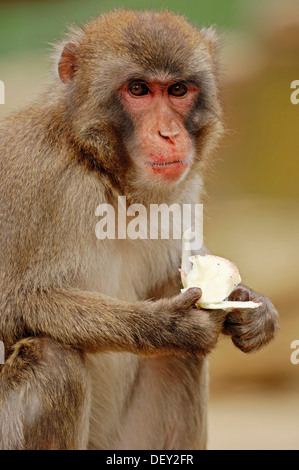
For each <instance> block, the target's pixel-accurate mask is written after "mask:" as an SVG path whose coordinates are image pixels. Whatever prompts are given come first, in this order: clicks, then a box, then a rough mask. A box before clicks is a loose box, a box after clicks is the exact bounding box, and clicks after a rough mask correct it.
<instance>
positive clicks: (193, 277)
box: [180, 245, 261, 309]
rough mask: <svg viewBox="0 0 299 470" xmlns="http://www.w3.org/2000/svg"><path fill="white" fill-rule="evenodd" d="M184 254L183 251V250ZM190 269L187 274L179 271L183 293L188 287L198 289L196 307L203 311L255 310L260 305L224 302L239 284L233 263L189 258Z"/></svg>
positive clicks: (212, 258)
mask: <svg viewBox="0 0 299 470" xmlns="http://www.w3.org/2000/svg"><path fill="white" fill-rule="evenodd" d="M183 246H184V245H183ZM183 254H184V249H183ZM188 259H189V261H190V262H191V263H192V269H191V270H190V271H189V272H188V273H187V272H186V271H185V270H184V269H180V272H181V279H182V284H183V286H184V289H182V290H181V291H182V292H185V291H186V290H187V289H189V288H190V287H200V289H201V290H202V296H201V298H200V299H199V301H198V302H197V304H196V305H197V307H199V308H203V309H233V308H238V309H240V308H257V307H259V306H260V305H261V303H256V302H251V301H249V302H239V301H227V300H225V299H226V298H227V297H228V296H229V295H230V293H231V292H232V291H233V290H234V288H235V287H236V286H237V285H238V284H239V283H240V282H241V276H240V274H239V271H238V268H237V266H236V264H235V263H233V262H232V261H229V260H227V259H225V258H221V257H220V256H213V255H205V256H201V255H195V256H189V257H188Z"/></svg>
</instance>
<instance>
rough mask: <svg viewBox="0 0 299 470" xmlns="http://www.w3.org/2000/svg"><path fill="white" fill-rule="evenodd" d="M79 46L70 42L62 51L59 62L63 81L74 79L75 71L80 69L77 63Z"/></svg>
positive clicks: (60, 75)
mask: <svg viewBox="0 0 299 470" xmlns="http://www.w3.org/2000/svg"><path fill="white" fill-rule="evenodd" d="M76 54H77V46H76V44H74V43H72V42H68V43H67V44H66V45H65V46H64V49H63V51H62V54H61V57H60V60H59V63H58V73H59V77H60V79H61V80H62V81H63V83H67V82H69V81H70V80H72V78H73V76H74V74H75V72H76V71H77V70H78V66H77V63H76Z"/></svg>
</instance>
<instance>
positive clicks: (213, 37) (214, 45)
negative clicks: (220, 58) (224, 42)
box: [200, 26, 220, 54]
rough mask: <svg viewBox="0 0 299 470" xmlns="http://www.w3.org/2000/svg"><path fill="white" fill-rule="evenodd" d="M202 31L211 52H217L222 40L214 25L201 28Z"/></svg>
mask: <svg viewBox="0 0 299 470" xmlns="http://www.w3.org/2000/svg"><path fill="white" fill-rule="evenodd" d="M200 33H201V34H202V36H203V38H204V40H205V41H206V43H207V45H208V47H209V50H210V52H211V53H212V54H217V52H218V48H219V42H220V41H219V34H218V32H217V30H216V29H215V28H214V27H213V26H210V27H209V28H201V29H200Z"/></svg>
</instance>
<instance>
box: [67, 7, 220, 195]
mask: <svg viewBox="0 0 299 470" xmlns="http://www.w3.org/2000/svg"><path fill="white" fill-rule="evenodd" d="M216 45H217V37H216V35H215V32H214V31H213V30H212V29H208V30H207V29H201V30H199V29H197V28H195V27H194V26H193V25H191V24H190V23H188V22H187V21H186V20H185V19H184V18H182V17H178V16H176V15H174V14H171V13H168V12H164V13H159V14H157V13H156V12H144V13H141V12H132V11H125V12H122V13H121V14H120V13H119V12H117V11H116V12H112V13H109V14H107V15H102V16H101V17H100V18H98V19H96V20H94V21H93V22H91V23H90V24H89V25H87V26H86V27H85V28H84V29H83V30H81V31H75V32H73V33H72V34H71V35H70V37H69V42H68V43H67V44H66V45H64V49H63V51H62V54H61V56H60V61H59V75H60V78H61V80H62V82H63V84H64V87H65V88H66V90H65V91H66V103H67V119H68V121H69V122H70V123H71V127H72V133H73V139H74V140H76V141H77V142H78V143H79V145H80V148H81V149H84V158H85V157H86V158H89V159H92V161H93V165H92V168H98V169H100V171H102V172H105V174H106V175H107V176H108V177H109V178H110V180H111V181H113V184H116V185H117V186H118V187H121V188H122V190H123V186H124V185H130V186H131V189H132V187H133V186H134V188H135V190H136V188H137V186H138V187H141V186H142V187H143V188H144V189H146V187H147V186H148V184H149V186H150V190H151V191H152V190H153V184H154V186H155V183H160V184H158V186H159V187H160V188H161V186H163V187H165V188H166V187H168V186H169V185H170V184H171V185H173V184H175V185H176V184H178V183H180V182H182V181H183V180H184V181H188V179H189V178H191V177H192V175H194V172H201V171H204V169H205V168H206V167H207V165H206V159H207V157H208V156H209V155H210V154H211V150H213V148H214V146H215V143H216V142H217V141H218V137H219V136H220V135H221V131H222V119H221V103H220V99H219V91H218V74H217V60H216ZM65 91H64V92H65ZM81 155H82V152H81ZM131 189H130V192H131Z"/></svg>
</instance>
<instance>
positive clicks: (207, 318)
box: [155, 287, 226, 355]
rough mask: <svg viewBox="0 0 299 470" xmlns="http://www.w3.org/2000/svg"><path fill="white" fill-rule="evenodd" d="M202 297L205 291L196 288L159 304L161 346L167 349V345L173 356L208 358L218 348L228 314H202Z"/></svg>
mask: <svg viewBox="0 0 299 470" xmlns="http://www.w3.org/2000/svg"><path fill="white" fill-rule="evenodd" d="M201 294H202V293H201V289H199V288H196V287H193V288H190V289H188V290H187V291H186V292H184V293H182V294H179V295H176V296H174V297H172V298H170V299H161V300H159V301H157V302H155V303H157V304H159V312H157V315H158V316H159V321H158V323H159V325H160V328H159V331H157V334H158V335H159V336H160V335H161V336H162V337H163V338H161V343H162V344H163V343H164V345H165V342H166V344H167V345H168V347H169V349H170V350H171V351H172V352H173V353H177V354H178V353H179V354H183V355H207V354H208V353H209V352H210V351H211V350H212V349H213V348H214V346H215V345H216V342H217V339H218V336H219V334H220V332H221V330H222V327H223V322H224V320H225V315H226V313H225V312H224V311H223V310H214V311H213V312H211V311H206V310H198V309H197V308H196V306H195V304H196V302H197V301H198V300H199V299H200V297H201ZM157 306H158V305H157ZM165 340H166V341H165ZM162 344H161V346H162ZM171 351H169V352H171Z"/></svg>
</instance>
